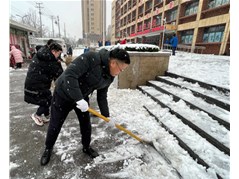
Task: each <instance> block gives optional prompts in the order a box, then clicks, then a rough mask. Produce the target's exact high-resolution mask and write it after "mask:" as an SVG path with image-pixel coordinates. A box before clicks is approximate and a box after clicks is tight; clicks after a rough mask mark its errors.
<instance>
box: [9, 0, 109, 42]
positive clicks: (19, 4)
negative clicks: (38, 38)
mask: <svg viewBox="0 0 239 179" xmlns="http://www.w3.org/2000/svg"><path fill="white" fill-rule="evenodd" d="M35 2H39V1H20V0H18V1H10V2H9V3H10V4H9V10H10V11H9V16H11V15H13V16H15V18H16V19H19V20H20V19H21V17H19V16H24V15H26V14H27V13H28V12H29V11H30V9H32V10H36V12H37V15H39V13H38V12H39V9H38V8H36V3H35ZM41 2H42V4H41V7H43V8H42V9H41V11H42V24H43V25H45V26H47V27H48V29H49V30H50V31H51V32H52V20H51V18H50V17H49V16H51V15H53V16H55V17H56V16H59V19H60V33H61V35H64V23H65V27H66V35H67V37H73V38H76V39H78V38H82V16H81V0H75V1H59V0H58V1H41ZM111 2H112V0H107V1H106V6H107V7H106V9H107V10H106V23H107V24H106V29H107V27H108V25H109V24H111ZM17 15H19V16H17ZM38 17H39V16H38ZM54 32H55V34H58V33H59V32H58V26H56V25H54Z"/></svg>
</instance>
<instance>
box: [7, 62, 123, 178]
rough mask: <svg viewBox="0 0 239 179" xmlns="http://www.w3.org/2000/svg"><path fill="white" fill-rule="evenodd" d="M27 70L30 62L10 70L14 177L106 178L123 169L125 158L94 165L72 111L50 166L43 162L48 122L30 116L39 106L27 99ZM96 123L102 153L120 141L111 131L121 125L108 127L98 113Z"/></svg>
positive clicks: (95, 144) (97, 143)
mask: <svg viewBox="0 0 239 179" xmlns="http://www.w3.org/2000/svg"><path fill="white" fill-rule="evenodd" d="M26 73H27V67H26V66H25V67H23V68H22V69H19V70H12V71H10V151H9V155H10V178H14V179H15V178H17V179H19V178H22V179H28V178H29V179H33V178H37V179H43V178H44V179H46V178H48V179H56V178H57V179H59V178H89V179H94V178H95V179H96V178H97V179H101V178H102V179H106V178H107V177H106V176H105V175H104V174H106V173H113V172H117V171H119V170H120V168H121V167H122V165H123V160H122V161H118V162H114V163H107V164H104V165H98V166H94V167H91V165H92V163H93V161H92V159H90V158H89V157H88V156H87V155H85V154H84V153H83V152H82V145H81V135H80V128H79V124H78V120H77V119H76V115H75V113H74V112H71V113H70V114H69V115H68V118H67V119H66V122H65V123H64V125H63V128H62V130H61V133H60V135H59V137H58V140H57V143H56V145H55V147H54V150H53V155H52V157H51V161H50V162H49V164H48V165H47V166H44V167H43V166H41V165H40V157H41V154H42V152H43V150H44V142H45V136H46V131H47V128H48V124H46V125H44V126H43V127H39V126H37V125H36V124H35V123H34V122H33V120H32V119H31V118H30V115H31V114H32V113H34V112H35V111H36V109H37V106H34V105H31V104H27V103H26V102H24V100H23V97H24V96H23V89H24V81H25V77H26ZM94 101H95V99H92V100H91V103H92V105H93V106H96V104H95V102H94ZM92 127H93V129H92V132H93V135H92V146H93V147H94V148H95V149H96V150H97V151H99V153H100V152H101V151H105V150H109V149H110V148H111V147H113V146H116V145H117V142H116V141H115V140H116V139H115V138H114V137H113V136H112V135H110V134H112V133H118V132H119V131H118V130H117V129H112V128H110V127H108V125H105V122H104V121H102V120H101V119H98V118H95V117H92ZM101 132H104V135H103V137H99V135H101ZM105 133H107V135H105ZM119 135H123V134H120V133H119V134H118V136H119ZM104 136H107V137H104ZM98 139H99V140H98ZM119 145H120V144H119Z"/></svg>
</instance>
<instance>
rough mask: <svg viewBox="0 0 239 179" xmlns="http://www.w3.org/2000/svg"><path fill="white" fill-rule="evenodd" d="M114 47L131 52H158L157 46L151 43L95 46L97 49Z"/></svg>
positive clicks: (111, 48)
mask: <svg viewBox="0 0 239 179" xmlns="http://www.w3.org/2000/svg"><path fill="white" fill-rule="evenodd" d="M115 48H120V49H125V50H127V51H130V52H133V51H136V52H158V51H159V47H158V46H157V45H152V44H117V45H111V46H102V47H99V48H97V51H99V50H101V49H106V50H113V49H115Z"/></svg>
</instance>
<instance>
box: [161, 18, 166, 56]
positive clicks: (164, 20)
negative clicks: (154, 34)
mask: <svg viewBox="0 0 239 179" xmlns="http://www.w3.org/2000/svg"><path fill="white" fill-rule="evenodd" d="M165 24H166V17H165V18H164V19H163V37H162V46H161V51H163V44H164V34H165Z"/></svg>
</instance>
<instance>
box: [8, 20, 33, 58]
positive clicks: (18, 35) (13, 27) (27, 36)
mask: <svg viewBox="0 0 239 179" xmlns="http://www.w3.org/2000/svg"><path fill="white" fill-rule="evenodd" d="M9 25H10V34H9V42H10V46H11V45H16V46H18V47H19V48H20V49H21V51H22V52H23V54H24V56H25V57H27V58H29V57H31V54H30V52H29V51H30V48H32V47H31V46H30V44H31V40H32V39H33V38H34V34H35V33H36V32H37V29H35V28H33V27H30V26H28V25H25V24H22V23H19V22H16V21H14V20H12V19H10V21H9Z"/></svg>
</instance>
